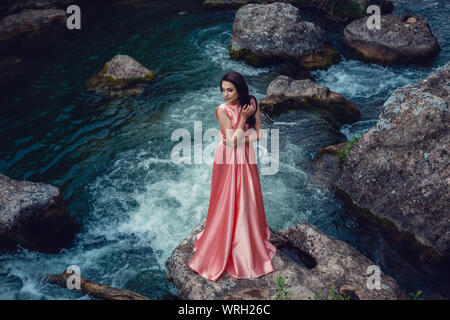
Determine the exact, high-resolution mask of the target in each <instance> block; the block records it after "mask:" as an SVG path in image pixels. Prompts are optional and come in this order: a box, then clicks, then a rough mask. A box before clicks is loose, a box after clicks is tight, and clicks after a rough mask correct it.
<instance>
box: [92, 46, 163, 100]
mask: <svg viewBox="0 0 450 320" xmlns="http://www.w3.org/2000/svg"><path fill="white" fill-rule="evenodd" d="M154 78H155V76H154V74H153V73H152V72H151V71H150V70H149V69H147V68H145V67H144V66H142V65H141V64H140V63H139V62H137V61H136V60H135V59H133V58H132V57H130V56H127V55H115V56H114V57H113V58H112V59H111V60H110V61H109V62H107V63H106V64H105V66H104V67H103V69H102V70H101V71H100V72H98V73H97V74H95V75H93V76H92V77H91V78H90V79H89V80H88V82H87V87H88V88H89V89H90V90H97V91H100V92H102V93H108V94H112V95H114V94H123V93H131V94H136V93H140V92H141V91H142V90H144V88H145V86H146V84H147V83H149V82H152V81H153V80H154Z"/></svg>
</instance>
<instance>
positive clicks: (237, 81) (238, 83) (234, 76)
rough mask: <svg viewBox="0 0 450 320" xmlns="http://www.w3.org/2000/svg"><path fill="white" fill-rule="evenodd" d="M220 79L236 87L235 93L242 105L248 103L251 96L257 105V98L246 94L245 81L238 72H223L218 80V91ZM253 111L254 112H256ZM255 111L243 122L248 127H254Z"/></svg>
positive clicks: (246, 86)
mask: <svg viewBox="0 0 450 320" xmlns="http://www.w3.org/2000/svg"><path fill="white" fill-rule="evenodd" d="M222 81H229V82H231V83H232V84H234V86H235V87H236V90H237V93H238V100H239V104H240V105H241V107H242V106H244V105H246V104H250V100H251V99H252V98H253V99H255V103H256V106H258V100H256V97H254V96H252V95H250V94H248V85H247V83H246V82H245V79H244V77H243V76H242V75H241V74H240V73H239V72H235V71H230V72H228V73H227V74H225V75H224V76H223V77H222V80H220V85H219V87H220V92H222ZM256 111H257V110H256ZM256 111H255V113H256ZM255 113H253V114H252V115H251V116H250V117H248V119H247V121H246V122H245V123H248V124H249V126H250V128H254V127H255V121H256V120H255Z"/></svg>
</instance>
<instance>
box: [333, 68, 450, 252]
mask: <svg viewBox="0 0 450 320" xmlns="http://www.w3.org/2000/svg"><path fill="white" fill-rule="evenodd" d="M449 89H450V62H449V63H447V64H446V65H445V66H443V67H441V68H439V69H437V70H436V71H434V72H433V73H432V74H431V75H430V76H429V77H427V78H426V79H423V80H421V81H419V82H417V83H415V84H411V85H407V86H404V87H402V88H398V89H397V90H395V91H394V93H393V94H392V95H391V96H390V98H389V99H388V100H387V101H386V102H385V103H384V110H383V111H382V113H381V115H380V117H379V119H378V122H377V124H376V125H375V126H374V127H372V128H371V129H370V130H368V131H367V132H366V133H365V134H364V135H362V137H361V138H359V140H358V142H357V143H355V145H354V146H353V147H352V149H351V150H350V151H349V153H348V156H347V159H346V160H345V162H344V167H343V171H342V176H341V178H340V179H339V181H338V184H337V187H338V188H337V189H336V190H337V195H338V196H340V197H341V198H342V199H344V201H345V202H344V203H347V204H349V208H350V209H351V210H352V211H355V212H356V213H357V216H358V215H359V216H361V217H364V218H365V220H366V221H373V222H374V223H375V224H378V225H381V226H383V228H385V229H387V230H388V231H389V232H390V233H393V234H394V235H396V236H395V237H396V238H397V239H398V240H399V241H400V242H404V243H405V244H408V243H410V244H412V245H413V246H412V247H411V248H413V249H414V250H417V251H416V253H417V254H418V255H420V256H421V257H423V259H427V260H428V259H429V260H428V261H433V260H434V259H437V261H439V260H440V259H441V258H443V257H449V255H450V215H449V209H448V206H449V203H450V190H449V189H450V166H449V163H450V157H449V149H450V114H449V106H450V96H449ZM417 242H418V243H417ZM444 261H445V260H444Z"/></svg>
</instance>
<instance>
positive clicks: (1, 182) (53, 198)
mask: <svg viewBox="0 0 450 320" xmlns="http://www.w3.org/2000/svg"><path fill="white" fill-rule="evenodd" d="M78 229H79V226H78V225H77V223H76V222H75V220H74V219H73V218H72V216H71V215H70V214H69V212H68V211H67V208H66V206H65V204H64V201H63V198H62V195H61V193H60V192H59V190H58V188H56V187H54V186H51V185H48V184H45V183H35V182H30V181H17V180H13V179H11V178H9V177H7V176H5V175H2V174H0V247H1V248H5V249H13V248H14V247H15V246H17V245H21V246H23V247H25V248H29V249H33V250H38V251H42V252H48V253H56V252H58V251H59V249H61V248H63V247H66V246H69V245H70V244H71V243H72V240H73V237H74V235H75V233H76V232H77V231H78Z"/></svg>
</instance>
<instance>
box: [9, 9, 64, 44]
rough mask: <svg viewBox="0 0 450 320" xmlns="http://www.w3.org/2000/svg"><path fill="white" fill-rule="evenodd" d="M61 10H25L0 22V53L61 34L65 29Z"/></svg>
mask: <svg viewBox="0 0 450 320" xmlns="http://www.w3.org/2000/svg"><path fill="white" fill-rule="evenodd" d="M65 23H66V13H65V11H63V10H61V9H45V10H37V9H25V10H22V11H21V12H20V13H17V14H13V15H9V16H6V17H4V18H3V19H1V20H0V51H5V50H6V49H7V48H9V47H12V46H14V45H22V44H23V42H28V41H30V40H34V41H38V40H40V39H43V38H47V39H48V38H50V37H51V36H53V35H55V34H61V33H62V31H64V30H65V29H67V28H66V26H65Z"/></svg>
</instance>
